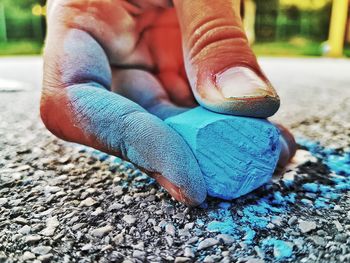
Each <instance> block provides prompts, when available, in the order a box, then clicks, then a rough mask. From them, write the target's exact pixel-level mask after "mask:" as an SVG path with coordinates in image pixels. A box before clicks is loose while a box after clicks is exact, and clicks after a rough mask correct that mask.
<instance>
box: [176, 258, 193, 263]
mask: <svg viewBox="0 0 350 263" xmlns="http://www.w3.org/2000/svg"><path fill="white" fill-rule="evenodd" d="M190 261H191V259H190V258H186V257H176V258H175V263H185V262H190Z"/></svg>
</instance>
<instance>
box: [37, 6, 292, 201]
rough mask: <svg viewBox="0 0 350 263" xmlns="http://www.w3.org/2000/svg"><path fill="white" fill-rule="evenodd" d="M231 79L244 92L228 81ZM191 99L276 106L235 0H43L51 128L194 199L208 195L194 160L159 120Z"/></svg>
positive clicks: (248, 109)
mask: <svg viewBox="0 0 350 263" xmlns="http://www.w3.org/2000/svg"><path fill="white" fill-rule="evenodd" d="M232 2H233V3H232ZM232 69H234V70H232ZM225 72H228V73H225ZM230 76H231V77H232V78H233V79H232V81H231V77H230ZM234 78H237V80H238V79H239V81H240V82H241V83H245V85H244V86H245V87H246V90H245V91H242V92H236V91H237V88H235V89H232V92H231V90H230V89H228V87H229V86H230V85H233V86H234V85H235V84H234ZM257 83H258V84H257ZM257 85H258V86H257ZM236 86H237V85H236ZM198 103H200V104H201V105H202V106H204V107H207V108H209V109H211V110H214V111H218V112H222V113H229V114H238V115H248V116H255V117H268V116H270V115H272V114H273V113H274V112H276V111H277V109H278V106H279V99H278V96H277V94H276V92H275V91H274V89H273V88H272V86H271V84H270V83H269V82H268V80H267V78H266V77H265V75H264V74H263V73H262V71H261V69H260V67H259V65H258V64H257V61H256V58H255V56H254V54H253V53H252V51H251V49H250V48H249V46H248V44H247V40H246V37H245V34H244V32H243V29H242V24H241V19H240V17H239V1H231V0H218V1H211V0H202V1H192V0H191V1H190V0H174V2H172V1H166V0H129V1H122V0H49V1H48V36H47V40H46V47H45V52H44V81H43V92H42V100H41V116H42V119H43V121H44V123H45V125H46V126H47V128H48V129H49V130H50V131H51V132H52V133H54V134H55V135H57V136H58V137H60V138H62V139H65V140H68V141H73V142H78V143H81V144H85V145H88V146H91V147H94V148H96V149H99V150H101V151H105V152H107V153H110V154H114V155H118V156H121V157H123V158H124V159H127V160H130V161H131V162H133V163H134V164H136V165H137V166H138V167H140V168H141V169H142V170H144V171H145V172H147V173H148V174H149V175H151V176H153V177H154V178H156V179H157V181H158V182H159V183H160V184H161V185H162V186H164V187H165V188H166V189H167V190H168V191H169V193H170V194H171V195H172V196H173V197H174V198H176V199H177V200H179V201H181V202H184V203H186V204H188V205H197V204H200V203H201V202H203V200H204V199H205V197H206V185H205V182H204V180H203V176H202V174H201V171H200V169H199V167H198V164H197V161H196V159H195V157H194V156H193V153H192V152H191V150H190V149H189V147H188V146H187V144H186V143H185V142H184V140H183V139H182V138H181V136H180V135H178V134H177V133H176V132H175V131H174V130H173V129H171V128H170V127H169V126H167V125H166V124H165V123H164V122H163V121H162V119H166V118H167V117H170V116H174V115H177V114H179V113H182V112H184V111H186V110H187V109H188V108H191V107H194V106H197V105H198ZM237 105H238V106H237ZM259 108H260V109H261V110H260V111H259ZM286 149H287V150H288V147H286ZM291 156H292V154H287V158H288V159H289V158H290V157H291Z"/></svg>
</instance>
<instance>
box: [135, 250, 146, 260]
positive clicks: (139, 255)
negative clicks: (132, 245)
mask: <svg viewBox="0 0 350 263" xmlns="http://www.w3.org/2000/svg"><path fill="white" fill-rule="evenodd" d="M132 256H133V257H134V258H137V259H140V260H144V259H145V257H146V252H144V251H140V250H134V252H133V253H132Z"/></svg>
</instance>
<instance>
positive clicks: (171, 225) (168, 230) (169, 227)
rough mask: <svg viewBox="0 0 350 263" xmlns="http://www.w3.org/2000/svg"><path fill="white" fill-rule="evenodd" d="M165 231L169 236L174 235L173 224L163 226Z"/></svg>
mask: <svg viewBox="0 0 350 263" xmlns="http://www.w3.org/2000/svg"><path fill="white" fill-rule="evenodd" d="M165 232H167V233H168V234H169V235H171V236H175V227H174V225H173V224H170V223H169V224H167V225H166V226H165Z"/></svg>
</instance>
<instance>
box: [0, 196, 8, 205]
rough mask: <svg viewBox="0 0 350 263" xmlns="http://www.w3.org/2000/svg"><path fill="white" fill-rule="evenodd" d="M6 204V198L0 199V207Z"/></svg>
mask: <svg viewBox="0 0 350 263" xmlns="http://www.w3.org/2000/svg"><path fill="white" fill-rule="evenodd" d="M7 202H8V199H7V198H5V197H3V198H0V207H1V206H4V205H6V204H7Z"/></svg>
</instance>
